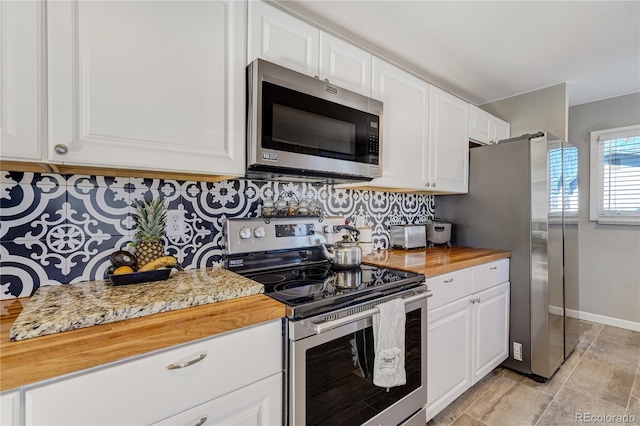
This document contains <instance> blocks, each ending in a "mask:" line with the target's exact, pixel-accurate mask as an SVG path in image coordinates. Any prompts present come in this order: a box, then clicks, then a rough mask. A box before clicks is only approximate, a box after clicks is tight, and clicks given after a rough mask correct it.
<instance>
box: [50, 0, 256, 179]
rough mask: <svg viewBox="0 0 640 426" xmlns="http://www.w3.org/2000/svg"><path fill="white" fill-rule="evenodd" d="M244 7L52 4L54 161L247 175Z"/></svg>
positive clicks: (218, 3) (209, 3)
mask: <svg viewBox="0 0 640 426" xmlns="http://www.w3.org/2000/svg"><path fill="white" fill-rule="evenodd" d="M245 7H246V5H245V3H244V2H236V1H232V0H229V1H197V2H184V1H166V2H165V1H163V2H144V1H141V2H132V1H107V2H93V1H55V2H49V3H48V5H47V22H48V58H49V75H48V77H49V109H48V111H49V158H50V160H51V161H52V162H55V163H68V164H79V165H93V166H103V167H118V168H129V169H147V170H159V171H165V170H166V171H188V172H204V173H215V174H229V175H241V174H244V168H245V165H244V155H245V137H244V135H245V130H244V129H245V109H244V103H245V94H244V93H245V88H244V86H245V81H244V80H245V78H244V68H245V56H244V52H245V47H244V46H245V34H246V31H245ZM56 147H57V148H56ZM65 151H66V153H65Z"/></svg>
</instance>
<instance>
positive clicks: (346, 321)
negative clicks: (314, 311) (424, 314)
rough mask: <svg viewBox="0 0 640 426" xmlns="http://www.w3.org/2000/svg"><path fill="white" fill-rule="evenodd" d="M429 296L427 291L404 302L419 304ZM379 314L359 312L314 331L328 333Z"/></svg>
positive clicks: (323, 324)
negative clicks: (418, 302)
mask: <svg viewBox="0 0 640 426" xmlns="http://www.w3.org/2000/svg"><path fill="white" fill-rule="evenodd" d="M429 296H431V292H430V291H425V292H424V293H420V294H416V295H414V296H409V297H407V298H403V300H404V304H405V305H408V304H410V303H413V302H417V301H418V300H422V299H426V298H427V297H429ZM378 312H380V310H379V309H378V308H371V309H367V310H366V311H362V312H358V313H357V314H353V315H349V316H346V317H344V318H338V319H335V320H331V321H324V322H321V323H318V324H313V329H314V330H315V332H316V334H321V333H324V332H326V331H329V330H333V329H334V328H338V327H340V326H343V325H345V324H349V323H352V322H355V321H358V320H361V319H363V318H367V317H370V316H372V315H374V314H377V313H378Z"/></svg>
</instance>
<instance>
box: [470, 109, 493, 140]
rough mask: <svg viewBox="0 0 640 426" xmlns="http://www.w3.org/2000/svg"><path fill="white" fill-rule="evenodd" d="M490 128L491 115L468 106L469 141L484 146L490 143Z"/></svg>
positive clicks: (491, 124) (491, 125) (491, 126)
mask: <svg viewBox="0 0 640 426" xmlns="http://www.w3.org/2000/svg"><path fill="white" fill-rule="evenodd" d="M492 128H493V123H492V121H491V114H489V113H488V112H486V111H483V110H481V109H480V108H478V107H477V106H475V105H471V104H469V139H473V140H474V141H476V142H478V143H482V144H485V145H486V144H488V143H489V142H490V141H491V134H492V133H491V132H492Z"/></svg>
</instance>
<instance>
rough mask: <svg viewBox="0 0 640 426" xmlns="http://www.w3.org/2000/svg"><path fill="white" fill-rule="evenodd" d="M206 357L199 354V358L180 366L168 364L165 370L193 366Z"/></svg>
mask: <svg viewBox="0 0 640 426" xmlns="http://www.w3.org/2000/svg"><path fill="white" fill-rule="evenodd" d="M206 357H207V354H200V356H199V357H198V358H195V359H192V360H191V361H187V362H183V363H180V364H169V365H167V370H177V369H178V368H185V367H189V366H190V365H193V364H195V363H197V362H200V361H202V360H203V359H205V358H206ZM205 420H206V419H205ZM199 424H202V423H199Z"/></svg>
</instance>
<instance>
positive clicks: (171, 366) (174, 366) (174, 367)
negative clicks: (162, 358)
mask: <svg viewBox="0 0 640 426" xmlns="http://www.w3.org/2000/svg"><path fill="white" fill-rule="evenodd" d="M206 357H207V354H200V355H199V356H198V357H197V358H194V359H192V360H189V361H185V362H181V363H180V364H169V365H167V367H166V369H167V370H177V369H179V368H185V367H189V366H191V365H193V364H196V363H198V362H200V361H202V360H203V359H205V358H206Z"/></svg>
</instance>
